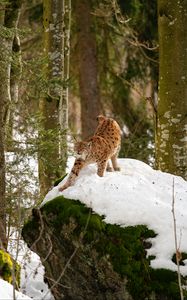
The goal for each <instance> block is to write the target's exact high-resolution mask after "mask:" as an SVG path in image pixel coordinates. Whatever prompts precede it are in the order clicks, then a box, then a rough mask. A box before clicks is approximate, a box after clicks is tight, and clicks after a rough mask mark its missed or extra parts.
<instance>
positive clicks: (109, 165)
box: [106, 160, 113, 172]
mask: <svg viewBox="0 0 187 300" xmlns="http://www.w3.org/2000/svg"><path fill="white" fill-rule="evenodd" d="M106 171H107V172H112V171H113V168H112V167H111V164H110V161H109V160H108V162H107V167H106Z"/></svg>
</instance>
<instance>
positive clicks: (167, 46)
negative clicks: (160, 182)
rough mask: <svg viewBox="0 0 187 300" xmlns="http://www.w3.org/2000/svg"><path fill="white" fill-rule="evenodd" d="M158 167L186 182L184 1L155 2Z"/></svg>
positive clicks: (186, 14) (186, 19)
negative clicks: (157, 55)
mask: <svg viewBox="0 0 187 300" xmlns="http://www.w3.org/2000/svg"><path fill="white" fill-rule="evenodd" d="M158 28H159V47H160V52H159V55H160V66H159V99H158V116H157V122H158V123H157V132H156V160H157V167H158V168H159V169H161V170H162V171H166V172H170V173H173V174H176V175H180V176H182V177H183V178H185V179H187V75H186V74H187V35H186V28H187V1H186V0H185V1H166V0H159V1H158Z"/></svg>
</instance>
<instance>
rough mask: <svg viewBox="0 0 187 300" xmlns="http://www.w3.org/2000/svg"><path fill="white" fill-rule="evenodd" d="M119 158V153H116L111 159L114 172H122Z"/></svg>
mask: <svg viewBox="0 0 187 300" xmlns="http://www.w3.org/2000/svg"><path fill="white" fill-rule="evenodd" d="M117 157H118V152H117V153H115V154H114V155H113V156H112V157H111V161H112V165H113V168H114V171H120V167H119V166H118V162H117Z"/></svg>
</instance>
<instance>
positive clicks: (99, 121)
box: [97, 115, 106, 123]
mask: <svg viewBox="0 0 187 300" xmlns="http://www.w3.org/2000/svg"><path fill="white" fill-rule="evenodd" d="M104 120H106V117H105V116H103V115H99V116H97V121H98V123H101V122H103V121H104Z"/></svg>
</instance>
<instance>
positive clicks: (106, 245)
mask: <svg viewBox="0 0 187 300" xmlns="http://www.w3.org/2000/svg"><path fill="white" fill-rule="evenodd" d="M41 213H42V216H43V217H44V219H45V222H47V224H48V225H49V226H50V227H53V232H54V234H56V235H57V236H60V234H61V233H62V232H63V226H64V224H67V225H68V224H70V222H72V219H73V220H74V223H75V226H73V227H72V228H73V229H72V230H71V232H68V234H69V240H73V239H77V237H79V236H80V234H81V233H83V234H82V237H83V239H82V242H83V244H84V245H85V246H86V247H87V248H89V247H90V249H95V250H96V251H97V253H98V259H100V258H102V257H107V258H108V260H109V261H110V263H111V264H112V266H113V269H114V271H116V272H117V273H118V274H119V275H120V276H121V278H127V279H128V283H127V287H128V290H129V292H130V294H131V295H132V297H133V299H134V300H141V299H142V300H145V299H149V297H150V295H151V294H152V293H153V292H155V294H156V295H157V297H159V296H161V297H163V296H164V297H170V299H173V300H175V299H176V300H177V299H180V293H179V288H178V283H177V273H175V272H172V271H170V270H164V269H156V270H154V269H152V268H151V267H150V261H151V259H154V257H147V255H146V254H147V252H146V249H145V248H146V246H147V245H148V243H147V241H146V239H148V238H154V237H155V236H156V234H155V233H154V231H152V230H150V229H148V228H147V227H146V226H145V225H138V226H128V227H125V228H122V227H120V226H118V225H112V224H107V223H105V222H104V220H103V217H102V216H99V215H97V214H95V213H93V211H92V210H91V209H90V208H88V207H86V206H85V205H84V204H82V203H81V202H80V201H75V200H71V199H66V198H64V197H63V196H60V197H57V198H55V199H54V200H53V201H50V202H47V203H46V204H45V205H44V206H43V207H42V208H41ZM26 228H27V229H30V230H29V235H30V234H31V233H32V231H33V229H34V228H38V224H37V222H36V220H33V219H32V220H30V221H29V222H28V223H27V224H26V225H25V227H24V230H26ZM149 246H150V245H149ZM83 248H84V247H83ZM166 299H167V298H166Z"/></svg>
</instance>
